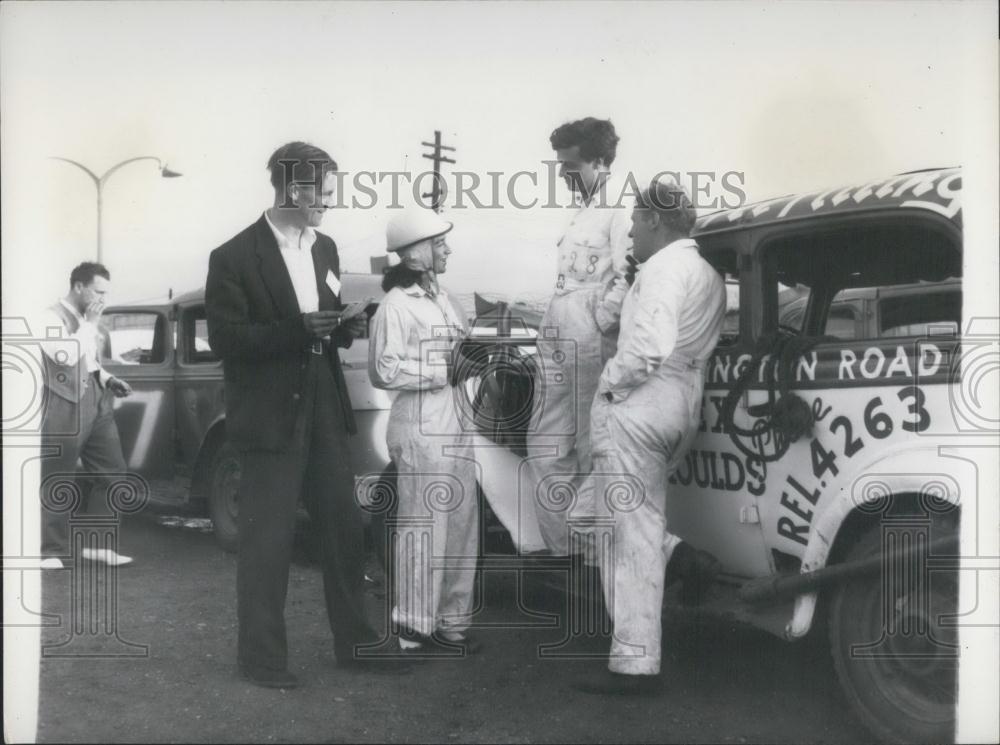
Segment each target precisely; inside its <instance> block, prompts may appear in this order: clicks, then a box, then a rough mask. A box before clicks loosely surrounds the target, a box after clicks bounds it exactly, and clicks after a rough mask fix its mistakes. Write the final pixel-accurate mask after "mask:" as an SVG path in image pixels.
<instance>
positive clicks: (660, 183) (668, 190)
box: [635, 178, 698, 235]
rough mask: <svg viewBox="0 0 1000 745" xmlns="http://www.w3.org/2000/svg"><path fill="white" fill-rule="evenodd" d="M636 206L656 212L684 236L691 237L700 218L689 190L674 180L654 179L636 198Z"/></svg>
mask: <svg viewBox="0 0 1000 745" xmlns="http://www.w3.org/2000/svg"><path fill="white" fill-rule="evenodd" d="M635 206H636V207H639V208H640V209H651V210H654V211H655V212H657V213H658V214H659V215H660V218H661V219H662V220H663V221H664V222H665V223H666V224H667V225H668V226H669V227H671V228H672V229H673V230H675V231H676V232H678V233H683V234H684V235H691V231H692V230H693V229H694V223H695V220H696V219H697V218H698V214H697V212H695V209H694V205H693V204H692V203H691V197H690V196H688V193H687V190H686V189H685V188H684V187H683V186H681V185H680V184H678V183H677V182H676V181H674V180H672V179H664V178H657V179H653V181H651V182H650V184H649V186H647V187H646V188H645V189H643V190H642V191H640V192H639V194H638V195H637V196H636V198H635Z"/></svg>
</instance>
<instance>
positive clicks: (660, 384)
mask: <svg viewBox="0 0 1000 745" xmlns="http://www.w3.org/2000/svg"><path fill="white" fill-rule="evenodd" d="M668 364H669V361H668ZM656 376H657V377H655V378H651V379H649V380H647V381H646V382H645V383H644V384H643V385H642V386H641V387H639V388H638V389H636V390H635V391H633V392H632V394H631V395H630V396H629V397H628V398H627V399H625V400H624V401H622V402H620V403H609V402H607V401H606V400H604V399H603V398H598V399H596V400H595V402H594V408H593V413H592V417H591V427H592V433H593V442H594V449H593V459H594V473H593V476H592V478H593V487H594V488H593V495H594V515H595V520H596V524H595V526H594V535H595V538H596V539H597V540H596V541H595V542H596V544H597V545H598V546H599V551H598V560H599V563H600V567H601V581H602V583H603V585H604V599H605V604H606V606H607V608H608V609H609V612H610V615H611V619H612V624H613V627H614V637H613V640H612V643H611V653H610V658H609V660H608V669H609V670H611V671H612V672H615V673H626V674H631V675H637V674H656V673H659V671H660V636H661V633H662V631H661V626H660V623H661V608H662V605H663V582H664V573H665V570H666V566H667V562H668V561H669V560H670V556H671V554H672V553H673V550H674V548H676V546H677V544H678V543H680V539H679V538H677V536H675V535H673V534H671V533H670V532H669V531H668V530H667V520H666V516H665V514H664V510H665V506H666V497H667V477H668V476H669V475H670V474H671V473H672V472H673V471H674V470H675V469H676V468H677V466H678V464H679V463H680V461H681V460H682V459H683V457H684V455H685V453H686V452H687V451H688V449H689V448H690V447H691V443H692V441H693V440H694V437H695V435H696V434H697V431H698V421H699V409H700V405H701V393H702V386H703V371H702V369H701V368H700V367H688V366H685V367H683V368H681V367H680V366H678V369H672V368H668V367H663V368H661V369H660V370H658V371H657V373H656ZM602 536H604V538H603V539H602Z"/></svg>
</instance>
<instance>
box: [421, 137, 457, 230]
mask: <svg viewBox="0 0 1000 745" xmlns="http://www.w3.org/2000/svg"><path fill="white" fill-rule="evenodd" d="M420 144H421V145H424V146H425V147H429V148H430V149H431V153H430V154H427V153H423V157H425V158H427V159H428V160H433V161H434V185H433V187H431V192H430V194H426V193H425V194H421V195H420V196H422V197H423V198H424V199H426V198H427V197H430V198H431V204H430V207H431V209H432V210H434V211H435V212H440V211H441V200H442V198H443V196H444V194H443V192H442V190H441V164H442V163H451V164H452V165H454V164H455V161H453V160H452V159H451V158H449V157H447V156H445V155H442V154H441V151H442V150H450V151H451V152H455V148H453V147H448V146H447V145H442V144H441V132H440V130H437V129H435V130H434V142H421V143H420Z"/></svg>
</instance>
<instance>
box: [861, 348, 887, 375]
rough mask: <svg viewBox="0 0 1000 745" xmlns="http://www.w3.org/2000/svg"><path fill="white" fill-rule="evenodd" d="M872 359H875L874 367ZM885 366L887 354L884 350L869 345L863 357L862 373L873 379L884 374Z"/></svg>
mask: <svg viewBox="0 0 1000 745" xmlns="http://www.w3.org/2000/svg"><path fill="white" fill-rule="evenodd" d="M872 360H875V367H874V368H872V366H871V365H870V364H869V363H870V362H871V361H872ZM883 367H885V355H884V354H883V353H882V350H881V349H879V348H878V347H868V349H866V350H865V353H864V355H863V356H862V358H861V374H862V375H864V376H865V377H866V378H868V380H872V379H873V378H877V377H879V376H880V375H881V374H882V368H883Z"/></svg>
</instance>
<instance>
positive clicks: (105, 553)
mask: <svg viewBox="0 0 1000 745" xmlns="http://www.w3.org/2000/svg"><path fill="white" fill-rule="evenodd" d="M83 558H84V559H86V560H87V561H97V562H100V563H101V564H107V565H108V566H111V567H122V566H126V565H127V564H131V563H132V557H131V556H123V555H122V554H119V553H115V552H114V551H112V550H111V549H110V548H85V549H83Z"/></svg>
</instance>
